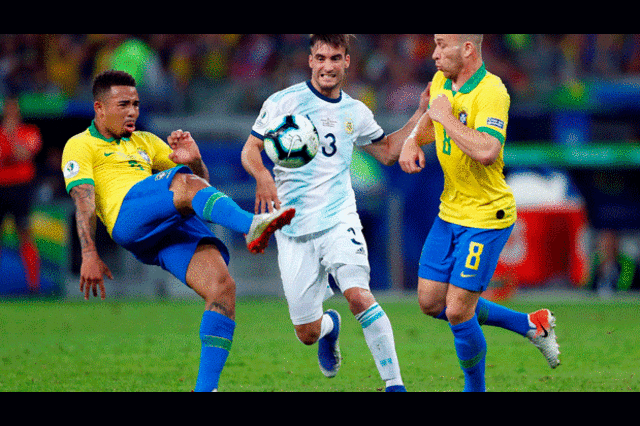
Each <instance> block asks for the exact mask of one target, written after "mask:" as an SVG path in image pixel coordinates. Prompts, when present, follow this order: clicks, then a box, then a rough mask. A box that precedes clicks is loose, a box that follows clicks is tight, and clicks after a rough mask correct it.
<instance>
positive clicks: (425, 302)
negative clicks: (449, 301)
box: [418, 295, 449, 318]
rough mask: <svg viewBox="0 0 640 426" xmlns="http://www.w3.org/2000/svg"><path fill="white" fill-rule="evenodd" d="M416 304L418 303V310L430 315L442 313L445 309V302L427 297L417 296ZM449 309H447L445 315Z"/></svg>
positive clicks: (434, 315)
mask: <svg viewBox="0 0 640 426" xmlns="http://www.w3.org/2000/svg"><path fill="white" fill-rule="evenodd" d="M418 304H419V305H420V310H421V311H422V313H423V314H425V315H429V316H430V317H434V318H435V317H437V316H438V315H440V314H441V313H442V311H443V310H444V309H445V307H446V306H445V303H444V302H442V301H440V300H434V299H431V298H428V297H424V296H423V297H421V296H420V295H419V296H418ZM448 314H449V311H447V315H448Z"/></svg>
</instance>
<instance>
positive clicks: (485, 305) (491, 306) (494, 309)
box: [476, 298, 529, 336]
mask: <svg viewBox="0 0 640 426" xmlns="http://www.w3.org/2000/svg"><path fill="white" fill-rule="evenodd" d="M476 315H477V316H478V322H479V323H480V325H492V326H495V327H501V328H504V329H506V330H511V331H513V332H515V333H518V334H520V335H522V336H525V335H526V334H527V331H529V315H527V314H525V313H523V312H517V311H514V310H511V309H509V308H505V307H504V306H502V305H498V304H497V303H493V302H490V301H488V300H486V299H483V298H480V299H479V300H478V305H477V306H476Z"/></svg>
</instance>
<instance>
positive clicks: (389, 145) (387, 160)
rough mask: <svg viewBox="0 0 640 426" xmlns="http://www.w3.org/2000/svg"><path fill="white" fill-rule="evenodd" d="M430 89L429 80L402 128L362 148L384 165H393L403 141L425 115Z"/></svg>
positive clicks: (398, 155)
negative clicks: (417, 104) (416, 105)
mask: <svg viewBox="0 0 640 426" xmlns="http://www.w3.org/2000/svg"><path fill="white" fill-rule="evenodd" d="M430 90H431V82H429V84H427V87H426V88H425V89H424V90H423V92H422V94H421V95H420V104H419V106H418V109H417V110H416V111H415V112H414V113H413V115H412V116H411V118H410V119H409V121H407V122H406V124H405V125H404V126H402V128H400V129H399V130H397V131H395V132H393V133H391V134H390V135H388V136H386V137H385V138H384V139H382V140H381V141H379V142H376V143H372V144H369V145H367V146H365V147H364V148H363V149H364V150H365V151H366V152H368V153H369V154H371V155H372V156H373V157H374V158H375V159H376V160H378V161H380V162H381V163H382V164H384V165H385V166H392V165H394V164H395V163H396V162H397V161H398V159H399V157H400V152H401V151H402V146H403V144H404V141H405V140H406V139H407V138H408V137H409V135H410V134H411V132H412V131H413V130H414V128H415V127H416V126H417V124H418V122H419V121H420V119H421V118H422V117H424V116H425V115H426V112H427V109H428V107H429V98H430Z"/></svg>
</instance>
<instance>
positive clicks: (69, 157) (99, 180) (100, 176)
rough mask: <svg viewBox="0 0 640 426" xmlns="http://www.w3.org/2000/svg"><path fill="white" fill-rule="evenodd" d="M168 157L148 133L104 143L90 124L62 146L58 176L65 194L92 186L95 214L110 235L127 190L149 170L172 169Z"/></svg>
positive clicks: (163, 145) (164, 147)
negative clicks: (85, 185) (94, 196)
mask: <svg viewBox="0 0 640 426" xmlns="http://www.w3.org/2000/svg"><path fill="white" fill-rule="evenodd" d="M170 153H171V148H170V147H169V145H168V144H167V143H166V142H164V141H163V140H162V139H160V138H159V137H157V136H155V135H154V134H152V133H149V132H142V131H136V132H133V134H132V135H131V137H130V138H122V139H115V138H110V139H107V138H105V137H104V136H102V135H101V134H100V133H99V132H98V129H96V126H95V123H93V122H92V123H91V126H90V127H89V128H88V129H87V130H85V131H84V132H82V133H79V134H77V135H75V136H73V137H72V138H70V139H69V140H68V141H67V143H66V144H65V147H64V151H63V153H62V173H63V175H64V180H65V185H66V188H67V192H69V191H71V188H73V187H74V186H77V185H81V184H83V183H88V184H91V185H94V186H95V194H96V214H97V216H98V217H99V218H100V220H101V221H102V223H104V225H105V227H106V228H107V231H108V232H109V235H111V232H112V230H113V227H114V225H115V223H116V219H117V218H118V213H119V212H120V206H122V200H123V199H124V197H125V195H127V192H128V191H129V189H131V187H132V186H133V185H135V184H136V183H138V182H140V181H141V180H143V179H145V178H147V177H149V176H151V174H152V173H153V172H152V170H156V171H161V170H166V169H169V168H171V167H175V166H176V163H174V162H173V161H171V160H170V159H169V154H170Z"/></svg>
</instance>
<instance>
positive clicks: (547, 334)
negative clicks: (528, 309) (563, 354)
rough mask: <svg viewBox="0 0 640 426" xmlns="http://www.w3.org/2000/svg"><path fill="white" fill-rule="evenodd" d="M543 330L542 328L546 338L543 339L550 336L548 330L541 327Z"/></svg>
mask: <svg viewBox="0 0 640 426" xmlns="http://www.w3.org/2000/svg"><path fill="white" fill-rule="evenodd" d="M541 328H542V331H544V336H543V337H547V336H549V332H548V331H547V329H546V328H544V327H541Z"/></svg>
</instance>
